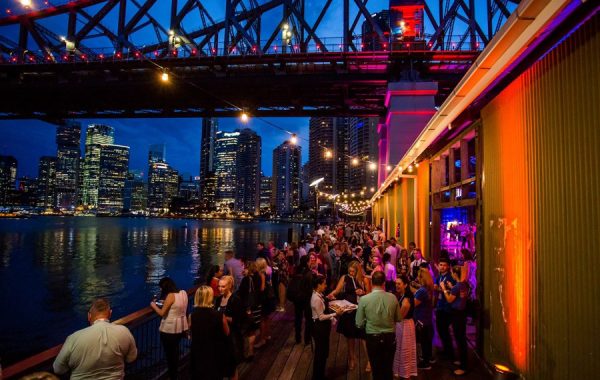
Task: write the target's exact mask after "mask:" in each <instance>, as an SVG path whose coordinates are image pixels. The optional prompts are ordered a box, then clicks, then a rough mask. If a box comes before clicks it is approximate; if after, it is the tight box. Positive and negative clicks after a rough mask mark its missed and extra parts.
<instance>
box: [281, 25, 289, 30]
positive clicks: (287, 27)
mask: <svg viewBox="0 0 600 380" xmlns="http://www.w3.org/2000/svg"><path fill="white" fill-rule="evenodd" d="M289 27H290V26H289V25H288V24H283V26H282V27H281V29H283V30H288V29H289Z"/></svg>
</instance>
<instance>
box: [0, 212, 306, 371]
mask: <svg viewBox="0 0 600 380" xmlns="http://www.w3.org/2000/svg"><path fill="white" fill-rule="evenodd" d="M288 227H290V226H288V225H285V224H275V223H248V222H245V223H241V222H240V223H238V222H225V221H210V222H200V221H187V223H186V222H185V221H181V220H165V219H142V218H140V219H126V218H50V217H47V218H32V219H28V220H0V289H1V291H0V303H1V304H2V305H3V306H4V307H8V308H9V310H11V311H10V312H8V313H1V314H2V315H1V316H0V336H1V337H2V339H0V357H2V360H3V364H4V365H6V363H7V360H8V361H9V362H11V361H14V360H15V359H16V358H19V357H23V356H27V355H30V354H32V353H35V352H38V351H41V350H42V349H44V348H47V347H51V346H53V345H55V344H58V343H61V342H62V341H63V340H64V338H65V336H66V335H68V334H70V333H72V332H73V331H74V330H76V329H78V328H81V327H84V326H85V324H86V316H87V310H88V308H89V304H90V302H91V300H92V299H93V298H95V297H98V296H108V297H110V299H111V301H112V303H113V316H114V317H115V318H119V317H121V316H124V315H126V314H129V313H131V312H133V311H135V310H138V309H140V308H142V307H144V306H147V305H148V302H149V301H150V298H151V296H152V295H153V294H155V293H157V291H158V287H157V284H158V281H159V280H160V279H161V278H162V277H164V276H170V277H172V278H173V279H174V280H175V281H176V283H177V284H178V285H179V286H180V287H181V288H189V287H191V286H192V285H193V284H194V282H196V281H198V279H200V278H203V276H204V274H205V271H206V270H207V269H208V266H209V265H210V264H213V263H215V264H219V265H222V264H223V260H224V257H223V253H224V252H225V251H226V250H228V249H231V250H234V251H235V252H237V253H238V254H241V255H246V256H251V255H253V254H254V251H255V246H256V243H257V242H258V241H269V240H274V241H276V242H277V243H278V244H279V245H281V244H283V242H284V241H285V240H287V236H288V235H287V234H288ZM299 230H300V226H294V234H295V236H298V234H299ZM15 300H19V301H18V302H17V301H15ZM7 305H8V306H7ZM32 326H35V328H32Z"/></svg>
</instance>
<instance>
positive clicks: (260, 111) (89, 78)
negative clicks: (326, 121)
mask: <svg viewBox="0 0 600 380" xmlns="http://www.w3.org/2000/svg"><path fill="white" fill-rule="evenodd" d="M478 54H479V52H478V51H428V50H410V49H404V50H397V51H392V52H390V51H379V52H314V53H301V54H298V53H293V54H281V53H280V54H264V55H231V56H192V57H177V58H159V59H149V58H147V57H146V56H141V57H137V59H134V58H133V57H127V58H125V57H124V58H123V59H116V58H115V57H113V58H111V59H104V60H102V59H98V58H97V57H96V60H94V61H92V60H90V59H89V58H82V57H81V56H79V57H75V56H73V57H71V58H70V59H69V60H68V61H67V62H58V63H55V62H50V63H37V62H36V63H11V62H4V63H0V88H1V89H2V90H1V91H0V119H30V118H36V119H43V120H48V121H55V120H60V119H64V118H124V117H126V118H135V117H144V118H151V117H205V116H237V115H239V113H240V108H242V109H244V110H246V111H247V112H248V113H249V114H250V115H253V116H382V115H384V114H385V111H386V109H385V106H384V98H385V94H386V90H387V84H388V82H389V81H394V80H399V79H413V80H418V79H426V80H435V81H438V83H439V94H438V97H437V103H438V104H441V102H442V101H443V99H445V97H446V96H447V95H448V94H449V93H450V92H451V91H452V89H453V88H454V86H455V85H456V83H458V81H459V80H460V78H461V77H462V75H463V74H464V73H465V72H466V71H467V69H468V68H469V66H470V65H471V63H472V62H473V61H474V60H475V58H476V57H477V55H478ZM163 68H164V69H165V70H166V71H167V72H168V73H169V75H170V80H169V82H162V81H161V80H160V75H161V73H162V72H163ZM417 73H418V74H417Z"/></svg>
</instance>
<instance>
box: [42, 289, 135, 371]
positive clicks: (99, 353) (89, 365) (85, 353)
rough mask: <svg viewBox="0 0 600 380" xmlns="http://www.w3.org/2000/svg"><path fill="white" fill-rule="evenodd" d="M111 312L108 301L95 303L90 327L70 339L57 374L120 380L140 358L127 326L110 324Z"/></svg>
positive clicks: (58, 359) (60, 356)
mask: <svg viewBox="0 0 600 380" xmlns="http://www.w3.org/2000/svg"><path fill="white" fill-rule="evenodd" d="M111 314H112V310H111V308H110V303H109V302H108V300H107V299H105V298H99V299H97V300H95V301H94V302H93V303H92V307H91V308H90V311H89V312H88V322H89V323H90V326H89V327H87V328H85V329H83V330H79V331H77V332H75V333H73V334H71V335H69V336H68V337H67V340H66V341H65V344H63V346H62V348H61V350H60V352H59V353H58V356H57V357H56V360H54V364H53V367H54V372H55V373H56V374H58V375H62V374H65V373H67V372H69V371H70V372H71V380H73V379H94V380H96V379H97V380H120V379H123V378H124V377H125V363H126V362H127V363H131V362H133V361H134V360H135V359H136V357H137V347H136V346H135V340H134V338H133V335H131V332H130V331H129V329H128V328H127V327H125V326H120V325H114V324H111V323H110V316H111Z"/></svg>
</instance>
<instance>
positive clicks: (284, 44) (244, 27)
mask: <svg viewBox="0 0 600 380" xmlns="http://www.w3.org/2000/svg"><path fill="white" fill-rule="evenodd" d="M56 1H65V2H64V3H60V4H59V3H56V4H55V3H52V2H49V1H46V2H45V3H47V5H45V6H44V5H39V8H35V9H21V13H19V12H17V11H16V10H15V11H14V12H11V14H10V15H8V16H6V17H4V18H0V55H2V53H3V54H4V55H5V56H7V57H9V62H11V63H21V62H24V63H40V62H46V63H47V62H61V61H64V60H68V59H69V57H72V56H74V55H75V56H78V57H83V59H93V58H94V57H98V56H100V57H101V58H110V57H117V58H121V57H127V58H139V57H142V56H144V57H150V58H164V57H165V56H168V55H169V54H172V55H174V56H177V55H181V56H193V55H215V56H216V55H219V56H221V55H225V56H228V55H247V54H256V55H263V54H278V53H282V52H288V53H306V52H309V51H322V52H329V51H341V52H356V51H360V50H362V47H361V46H360V28H361V26H362V23H363V22H366V23H368V24H369V25H370V27H371V29H372V30H373V31H374V33H375V34H376V36H377V38H379V39H380V41H382V42H384V43H385V42H387V41H388V40H389V36H388V35H387V33H386V31H385V30H382V27H381V25H380V24H378V23H377V21H376V20H375V19H374V18H373V17H372V14H373V13H374V12H376V11H379V9H369V8H368V6H369V0H323V1H313V2H311V9H310V10H308V9H307V8H306V4H305V0H264V1H259V0H221V1H219V2H216V1H207V0H160V1H158V0H146V1H141V0H79V1H68V2H66V0H56ZM38 2H39V3H40V4H41V3H42V0H38ZM516 2H517V1H509V0H486V3H485V9H476V4H475V3H476V1H475V0H438V1H435V0H429V1H426V2H425V8H424V13H425V18H426V26H427V25H429V27H428V28H429V30H426V32H428V33H426V35H425V38H426V40H427V41H428V43H427V45H426V46H427V47H426V48H427V49H429V50H465V49H466V50H480V49H481V48H483V47H484V46H485V45H486V44H487V43H488V42H489V40H490V39H491V38H492V37H493V35H494V34H495V33H496V32H497V30H498V28H499V27H500V25H502V23H503V22H504V21H505V20H506V18H507V17H508V16H509V14H510V12H511V10H512V9H514V3H516ZM165 3H167V5H166V6H165ZM371 3H372V2H371ZM477 3H478V5H479V6H480V7H481V6H483V4H482V2H477ZM34 4H35V0H34ZM339 9H341V10H342V15H343V17H342V18H341V19H339V20H338V19H336V17H338V16H336V15H337V13H335V12H337V11H338V10H339ZM165 10H168V12H165ZM477 12H479V17H477V16H478V13H477ZM482 12H483V13H485V14H486V15H487V17H481V14H482ZM166 13H168V14H166ZM332 18H333V19H334V20H335V21H334V24H336V23H338V24H339V25H335V27H336V31H335V32H336V34H335V35H337V36H341V37H340V38H336V39H335V40H334V41H332V38H331V37H330V36H331V32H332V31H331V30H330V28H331V25H332V23H331V21H330V22H329V23H328V22H326V20H331V19H332ZM15 29H17V30H15ZM326 36H327V37H326ZM384 46H385V45H384ZM99 48H108V49H107V50H106V51H104V50H102V49H99ZM5 61H6V59H5Z"/></svg>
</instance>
